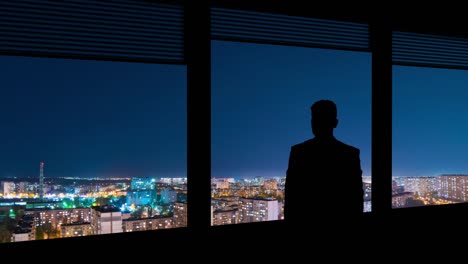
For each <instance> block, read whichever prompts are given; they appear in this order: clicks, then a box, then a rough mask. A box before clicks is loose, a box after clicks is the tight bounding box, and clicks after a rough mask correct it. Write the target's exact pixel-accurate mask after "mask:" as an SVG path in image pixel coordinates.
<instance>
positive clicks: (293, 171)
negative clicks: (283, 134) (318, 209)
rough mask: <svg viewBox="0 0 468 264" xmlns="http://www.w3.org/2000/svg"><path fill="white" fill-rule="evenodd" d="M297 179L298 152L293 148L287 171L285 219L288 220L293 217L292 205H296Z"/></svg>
mask: <svg viewBox="0 0 468 264" xmlns="http://www.w3.org/2000/svg"><path fill="white" fill-rule="evenodd" d="M296 178H297V151H296V150H295V148H294V147H291V150H290V152H289V161H288V168H287V170H286V183H285V189H284V219H285V220H287V219H288V217H289V216H290V215H291V211H292V210H291V205H293V204H294V201H293V200H294V198H293V197H294V192H295V191H294V189H295V187H294V186H295V185H296V183H295V181H296Z"/></svg>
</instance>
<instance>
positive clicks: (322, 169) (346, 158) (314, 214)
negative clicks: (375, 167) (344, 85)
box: [284, 100, 363, 228]
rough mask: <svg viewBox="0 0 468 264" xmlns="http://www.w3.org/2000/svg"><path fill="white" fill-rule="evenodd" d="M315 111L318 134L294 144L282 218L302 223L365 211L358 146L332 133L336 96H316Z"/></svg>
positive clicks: (333, 220) (348, 217)
mask: <svg viewBox="0 0 468 264" xmlns="http://www.w3.org/2000/svg"><path fill="white" fill-rule="evenodd" d="M311 111H312V119H311V125H312V132H313V134H314V135H315V137H314V138H312V139H309V140H307V141H304V142H302V143H300V144H297V145H294V146H292V147H291V152H290V154H289V164H288V169H287V173H286V187H285V205H284V209H285V216H284V218H285V222H286V223H287V224H288V225H291V226H292V227H298V228H306V227H307V226H310V224H311V223H316V222H317V221H322V223H325V224H327V223H333V224H336V220H337V221H341V222H343V223H346V221H348V222H349V221H351V220H353V219H355V217H359V216H360V215H361V214H362V212H363V189H362V170H361V161H360V158H359V149H357V148H355V147H352V146H349V145H347V144H345V143H343V142H340V141H338V140H337V139H336V138H335V137H334V135H333V129H335V128H336V126H337V125H338V119H337V108H336V105H335V103H334V102H333V101H330V100H320V101H317V102H315V103H314V104H313V105H312V106H311ZM352 218H353V219H352Z"/></svg>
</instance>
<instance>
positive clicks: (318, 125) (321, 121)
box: [310, 100, 338, 137]
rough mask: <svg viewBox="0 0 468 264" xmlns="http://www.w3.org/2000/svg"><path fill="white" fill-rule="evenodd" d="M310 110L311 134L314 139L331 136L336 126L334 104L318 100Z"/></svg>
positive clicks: (329, 101)
mask: <svg viewBox="0 0 468 264" xmlns="http://www.w3.org/2000/svg"><path fill="white" fill-rule="evenodd" d="M310 110H311V112H312V120H311V125H312V133H314V135H315V136H316V137H323V136H332V135H333V129H334V128H335V127H336V126H337V125H338V119H337V110H336V104H335V103H334V102H333V101H331V100H319V101H317V102H315V103H314V104H313V105H312V106H311V107H310Z"/></svg>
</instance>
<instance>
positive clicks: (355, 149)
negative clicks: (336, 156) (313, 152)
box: [336, 140, 359, 154]
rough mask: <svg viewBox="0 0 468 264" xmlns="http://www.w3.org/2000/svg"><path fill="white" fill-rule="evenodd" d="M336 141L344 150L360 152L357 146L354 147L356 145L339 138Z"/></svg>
mask: <svg viewBox="0 0 468 264" xmlns="http://www.w3.org/2000/svg"><path fill="white" fill-rule="evenodd" d="M336 143H337V146H338V147H339V148H341V149H343V150H346V151H347V152H349V153H357V154H359V149H358V148H356V147H354V146H351V145H348V144H346V143H344V142H342V141H339V140H337V141H336Z"/></svg>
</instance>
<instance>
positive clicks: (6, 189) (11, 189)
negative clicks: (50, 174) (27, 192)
mask: <svg viewBox="0 0 468 264" xmlns="http://www.w3.org/2000/svg"><path fill="white" fill-rule="evenodd" d="M2 189H3V195H4V196H7V195H11V194H14V193H15V183H14V182H7V181H3V182H2Z"/></svg>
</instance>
